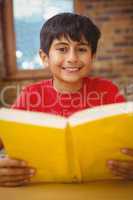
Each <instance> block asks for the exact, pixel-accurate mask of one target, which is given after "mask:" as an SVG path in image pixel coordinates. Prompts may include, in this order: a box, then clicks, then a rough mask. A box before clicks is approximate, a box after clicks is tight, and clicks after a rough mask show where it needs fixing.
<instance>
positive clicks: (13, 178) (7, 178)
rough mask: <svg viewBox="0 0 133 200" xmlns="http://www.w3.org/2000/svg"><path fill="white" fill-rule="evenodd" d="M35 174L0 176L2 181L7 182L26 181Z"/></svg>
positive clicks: (0, 181)
mask: <svg viewBox="0 0 133 200" xmlns="http://www.w3.org/2000/svg"><path fill="white" fill-rule="evenodd" d="M32 176H33V175H31V174H29V175H28V174H27V175H23V176H22V175H21V176H20V175H18V176H0V183H5V182H17V181H24V180H26V179H30V178H31V177H32Z"/></svg>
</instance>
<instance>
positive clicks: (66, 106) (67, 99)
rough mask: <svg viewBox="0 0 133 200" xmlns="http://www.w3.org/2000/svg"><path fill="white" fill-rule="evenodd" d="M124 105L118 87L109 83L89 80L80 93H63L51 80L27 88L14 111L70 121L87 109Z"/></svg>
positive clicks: (85, 81) (103, 80)
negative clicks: (74, 115)
mask: <svg viewBox="0 0 133 200" xmlns="http://www.w3.org/2000/svg"><path fill="white" fill-rule="evenodd" d="M124 101H125V98H124V96H123V95H122V94H120V92H119V90H118V88H117V86H116V85H114V84H113V83H112V82H111V81H109V80H105V79H101V78H97V77H96V78H94V77H85V78H84V79H83V86H82V88H81V89H80V90H79V91H78V92H74V93H60V92H57V91H56V90H55V89H54V88H53V81H52V79H49V80H43V81H41V82H38V83H35V84H32V85H29V86H27V87H26V88H24V89H23V90H22V92H21V94H20V96H19V97H18V99H17V101H16V102H15V104H14V105H13V106H12V108H15V109H22V110H29V111H37V112H45V113H51V114H58V115H61V116H65V117H68V116H70V115H71V114H73V113H74V112H76V111H80V110H83V109H85V108H92V107H94V106H99V105H105V104H111V103H120V102H124Z"/></svg>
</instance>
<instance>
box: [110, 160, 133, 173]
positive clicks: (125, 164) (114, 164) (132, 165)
mask: <svg viewBox="0 0 133 200" xmlns="http://www.w3.org/2000/svg"><path fill="white" fill-rule="evenodd" d="M108 167H109V168H116V169H117V168H125V169H126V170H130V171H131V170H132V171H133V161H132V160H109V161H108Z"/></svg>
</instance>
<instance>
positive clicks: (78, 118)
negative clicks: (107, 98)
mask: <svg viewBox="0 0 133 200" xmlns="http://www.w3.org/2000/svg"><path fill="white" fill-rule="evenodd" d="M0 138H1V139H2V141H3V143H4V146H5V149H6V151H7V154H8V155H9V156H11V157H15V158H20V159H23V160H26V161H27V162H28V163H29V165H30V166H33V167H35V168H36V169H37V174H36V176H35V177H34V178H33V181H41V182H42V181H43V182H82V181H89V180H98V179H116V177H115V176H113V175H112V174H111V172H110V170H109V169H108V167H107V160H109V159H126V160H127V159H131V158H130V157H129V156H126V155H124V154H122V153H121V152H120V148H122V147H129V148H133V102H127V103H117V104H110V105H104V106H97V107H94V108H91V109H85V110H83V111H80V112H77V113H75V114H73V115H72V116H70V117H69V118H64V117H61V116H57V115H52V114H47V113H39V112H29V111H21V110H15V109H6V108H2V109H0Z"/></svg>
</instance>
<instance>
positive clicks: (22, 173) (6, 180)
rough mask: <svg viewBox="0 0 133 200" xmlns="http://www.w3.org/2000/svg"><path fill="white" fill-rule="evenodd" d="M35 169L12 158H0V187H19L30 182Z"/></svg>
mask: <svg viewBox="0 0 133 200" xmlns="http://www.w3.org/2000/svg"><path fill="white" fill-rule="evenodd" d="M34 174H35V169H34V168H31V167H29V166H28V165H27V163H26V162H25V161H22V160H18V159H14V158H9V157H5V158H0V186H12V187H13V186H20V185H25V184H28V183H29V182H30V178H31V177H32V176H34Z"/></svg>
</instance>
